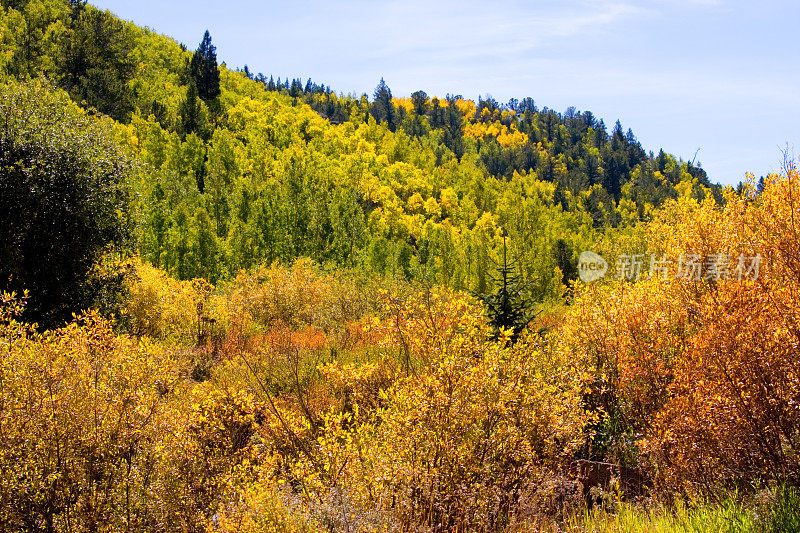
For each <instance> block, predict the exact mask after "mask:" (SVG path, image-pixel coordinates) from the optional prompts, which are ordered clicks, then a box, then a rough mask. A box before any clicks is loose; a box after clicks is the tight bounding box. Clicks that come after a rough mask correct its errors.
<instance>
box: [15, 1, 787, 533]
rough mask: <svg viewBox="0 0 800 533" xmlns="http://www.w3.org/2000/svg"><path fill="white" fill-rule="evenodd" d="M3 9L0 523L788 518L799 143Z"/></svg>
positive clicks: (469, 524) (737, 525) (692, 524)
mask: <svg viewBox="0 0 800 533" xmlns="http://www.w3.org/2000/svg"><path fill="white" fill-rule="evenodd" d="M0 6H1V7H0V9H1V10H2V11H1V12H0V532H47V533H51V532H83V531H86V532H112V531H113V532H116V531H124V532H158V533H169V532H176V533H178V532H180V533H189V532H192V533H194V532H219V533H222V532H226V533H233V532H244V533H257V532H258V533H262V532H263V533H266V532H295V531H298V532H299V531H304V532H306V531H307V532H317V531H320V532H322V531H332V532H384V531H385V532H390V531H391V532H394V531H402V532H449V531H457V532H473V531H475V532H497V531H514V532H517V531H518V532H527V531H531V532H533V531H548V532H552V531H570V532H579V531H648V532H650V531H753V532H756V531H757V532H761V531H763V532H783V531H800V488H799V487H800V357H798V350H800V172H799V171H798V169H797V167H796V165H795V162H794V161H793V160H792V159H791V157H786V159H785V162H784V168H783V170H782V171H781V172H779V173H776V174H772V175H769V176H766V177H764V178H762V179H761V180H757V179H756V178H754V177H753V176H750V177H749V179H748V180H745V181H744V182H743V183H740V184H739V186H738V187H730V186H728V187H723V186H721V185H718V184H716V183H713V182H712V181H711V180H710V179H709V176H707V175H706V172H705V171H704V170H703V169H702V168H701V167H700V166H699V165H695V164H694V161H691V162H690V161H684V160H682V159H680V158H678V157H675V156H673V155H670V154H669V153H666V152H665V151H663V150H660V151H659V152H658V153H655V152H653V151H646V150H645V148H643V147H642V145H641V143H640V142H639V141H638V140H637V138H636V136H635V135H634V133H633V132H632V131H631V130H627V131H626V130H624V129H623V127H622V125H621V124H620V122H619V121H617V122H616V124H615V125H614V126H613V127H612V128H610V131H609V129H608V128H607V127H606V125H605V124H604V122H603V120H601V119H599V118H597V117H595V116H594V115H593V114H592V113H591V112H588V111H584V112H581V111H578V110H576V109H575V108H569V109H568V110H567V111H566V112H564V113H559V112H556V111H554V110H552V109H548V108H547V107H544V108H540V107H538V106H537V105H536V103H535V102H534V101H533V100H532V99H531V98H525V99H523V100H520V101H518V100H512V101H511V102H509V104H500V103H498V102H496V101H494V100H493V99H492V98H487V99H483V98H480V99H478V101H477V102H476V101H473V100H470V99H466V98H463V97H462V96H458V95H446V96H443V97H442V96H439V97H432V96H429V95H428V94H426V93H425V92H424V91H417V92H414V93H413V94H412V95H410V97H404V98H395V97H393V96H392V94H391V91H390V89H389V88H388V86H387V85H386V83H385V82H384V80H383V79H381V80H380V82H379V83H378V86H377V88H376V89H375V92H374V95H373V96H372V97H370V96H368V95H366V94H364V95H355V94H353V95H345V94H343V93H339V94H337V93H336V92H334V91H333V90H332V89H331V88H330V87H328V86H326V85H324V84H321V85H320V84H317V83H314V82H312V81H311V80H306V83H303V82H302V81H301V80H300V79H293V80H291V81H290V80H289V79H288V78H284V80H281V79H280V78H278V79H277V80H275V78H274V77H273V76H272V75H271V76H269V77H267V76H265V75H262V74H257V75H254V74H253V73H251V72H250V71H249V70H248V69H247V68H244V69H232V68H229V67H227V66H226V65H225V64H224V63H220V64H217V59H216V52H215V46H214V45H213V44H212V40H211V36H210V35H209V33H208V32H206V35H205V36H204V37H203V40H202V42H201V43H200V45H199V48H198V49H197V50H196V51H195V50H190V49H187V47H186V46H184V45H181V44H179V43H178V42H176V41H175V40H173V39H171V38H168V37H165V36H162V35H159V34H157V33H155V32H154V31H152V30H150V29H146V28H144V27H140V26H137V25H135V24H134V23H131V22H126V21H123V20H121V19H119V18H118V17H116V16H115V15H113V14H112V13H111V12H109V11H104V10H101V9H99V8H96V7H94V6H92V5H90V4H86V3H84V2H79V1H78V2H76V1H67V0H15V1H11V0H2V1H0ZM744 170H746V169H743V171H744ZM585 250H593V251H594V252H596V254H599V256H601V257H602V258H605V259H606V260H607V261H608V265H607V266H608V274H607V275H605V277H602V279H599V280H598V281H595V282H592V283H587V282H584V281H582V280H581V276H582V275H583V272H582V270H581V268H583V267H584V264H585V263H584V262H583V259H582V257H583V256H582V254H581V252H583V251H585ZM693 269H694V270H693Z"/></svg>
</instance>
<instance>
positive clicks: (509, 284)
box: [479, 232, 536, 342]
mask: <svg viewBox="0 0 800 533" xmlns="http://www.w3.org/2000/svg"><path fill="white" fill-rule="evenodd" d="M494 280H495V282H496V283H497V284H498V288H497V290H496V291H495V292H493V293H490V294H483V295H479V298H480V299H481V300H482V301H483V305H484V307H485V308H486V314H487V315H488V317H489V323H490V324H491V325H492V327H493V328H494V332H495V336H498V337H499V336H500V330H501V328H502V329H505V330H510V331H511V332H512V333H511V342H516V340H517V339H518V338H519V335H520V333H522V331H523V330H524V329H525V327H527V325H528V323H530V321H531V320H533V318H534V317H535V316H536V313H533V312H532V310H531V307H532V304H531V302H530V301H528V300H527V299H525V297H524V295H523V293H524V283H523V282H522V281H521V280H520V278H519V275H518V274H517V273H516V272H515V269H514V267H513V266H510V265H509V264H508V252H507V248H506V235H505V232H504V233H503V264H502V265H501V266H499V267H498V268H497V275H496V277H495V278H494Z"/></svg>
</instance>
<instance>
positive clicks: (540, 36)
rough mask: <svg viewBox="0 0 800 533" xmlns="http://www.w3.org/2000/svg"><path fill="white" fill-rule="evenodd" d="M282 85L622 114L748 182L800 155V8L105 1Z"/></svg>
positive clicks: (709, 2) (644, 134) (717, 175)
mask: <svg viewBox="0 0 800 533" xmlns="http://www.w3.org/2000/svg"><path fill="white" fill-rule="evenodd" d="M92 3H93V4H95V5H97V6H99V7H102V8H105V9H109V10H110V11H112V12H114V13H116V14H117V15H119V16H120V17H122V18H124V19H127V20H132V21H134V22H135V23H137V24H139V25H143V26H147V27H149V28H152V29H153V30H155V31H157V32H158V33H162V34H166V35H169V36H171V37H174V38H175V39H176V40H178V41H180V42H182V43H184V44H186V45H187V47H188V48H190V49H194V48H197V46H198V44H199V42H200V40H201V38H202V36H203V32H204V31H205V30H206V29H208V30H209V31H210V32H211V36H212V39H213V44H214V45H215V46H216V47H217V58H218V60H219V61H220V62H223V61H224V62H225V63H226V64H227V65H228V67H230V68H236V67H243V66H244V65H245V64H246V65H248V67H249V68H250V70H251V71H252V72H253V73H258V72H263V73H264V74H265V75H267V77H269V75H270V74H272V75H274V76H275V77H276V78H277V77H278V76H280V77H281V78H286V77H287V76H288V77H290V78H295V77H300V78H302V79H303V82H305V80H306V79H308V78H309V77H310V78H311V79H312V80H313V81H315V82H317V83H324V84H326V85H329V86H330V87H331V88H332V89H333V90H334V91H336V92H344V93H357V94H359V95H360V94H361V93H367V94H369V95H370V97H371V95H372V93H373V91H374V89H375V86H376V85H377V83H378V80H379V79H380V78H381V77H383V78H384V79H385V80H386V83H387V84H388V85H389V87H390V88H391V90H392V93H393V95H394V96H396V97H398V96H408V95H410V94H411V93H412V92H414V91H416V90H420V89H422V90H424V91H426V92H427V93H428V94H429V95H431V96H444V95H446V94H448V93H450V94H460V95H463V96H464V97H466V98H473V99H477V97H478V96H479V95H482V96H484V97H485V96H487V95H490V96H491V97H493V98H494V99H495V100H497V101H498V102H507V101H508V100H509V99H510V98H518V99H522V98H524V97H526V96H530V97H532V98H533V99H534V100H535V101H536V104H537V106H539V107H544V106H547V107H549V108H551V109H555V110H556V111H560V112H563V111H564V110H565V109H567V107H570V106H574V107H575V108H577V109H578V110H581V111H586V110H588V111H591V112H592V113H594V115H595V116H597V117H599V118H603V119H604V121H605V123H606V125H607V126H608V127H609V130H610V129H611V127H612V126H613V124H614V122H615V121H616V120H617V119H619V120H620V121H621V122H622V125H623V127H624V128H625V129H627V128H631V129H633V132H634V133H635V134H636V136H637V138H638V139H639V141H640V142H641V143H642V146H643V147H644V148H645V149H646V150H648V151H649V150H653V151H654V152H656V153H657V152H658V149H659V148H663V149H664V150H665V151H666V152H669V153H672V154H675V155H676V156H678V157H680V158H682V159H684V160H695V162H700V163H702V166H703V168H704V169H705V170H706V172H707V173H708V174H709V177H710V179H711V180H712V181H714V182H718V183H723V184H736V183H738V182H739V181H741V180H743V179H744V178H745V173H747V172H751V173H753V174H755V176H756V177H758V176H761V175H766V174H768V173H770V172H775V171H778V170H780V168H781V163H782V161H783V155H782V154H783V151H786V150H787V149H788V151H789V153H790V154H792V153H794V154H795V155H796V156H797V155H800V153H799V152H800V127H798V124H797V123H798V119H800V67H799V65H800V63H798V60H800V54H799V53H798V52H800V39H798V38H797V37H796V32H797V30H798V26H800V2H797V1H796V0H782V1H777V0H775V1H773V0H761V1H759V2H751V1H731V0H682V1H679V0H639V1H635V0H611V1H609V0H561V1H552V0H534V1H527V2H521V1H507V0H501V1H495V2H487V1H461V2H454V1H447V2H437V1H433V0H428V1H423V0H405V1H401V2H400V1H393V0H390V1H383V2H382V1H370V0H353V1H347V2H333V1H326V2H314V1H309V0H296V1H283V2H275V3H273V2H257V1H252V0H245V1H232V0H230V1H227V2H226V1H220V0H215V1H210V0H193V1H191V2H188V1H184V0H168V1H165V0H137V1H135V2H132V1H124V0H94V1H92Z"/></svg>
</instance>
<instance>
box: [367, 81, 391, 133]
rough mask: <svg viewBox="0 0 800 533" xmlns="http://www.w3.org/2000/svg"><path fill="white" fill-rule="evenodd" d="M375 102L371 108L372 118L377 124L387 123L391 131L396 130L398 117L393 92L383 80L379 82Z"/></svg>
mask: <svg viewBox="0 0 800 533" xmlns="http://www.w3.org/2000/svg"><path fill="white" fill-rule="evenodd" d="M374 97H375V98H374V100H373V101H372V106H371V107H370V112H371V113H372V116H373V117H375V122H378V123H380V122H386V124H387V125H388V126H389V129H390V130H391V131H394V130H395V127H396V125H397V124H396V122H397V121H396V116H395V110H394V104H393V103H392V91H391V89H389V86H388V85H386V82H385V81H384V80H383V78H381V81H380V82H378V86H377V87H375V94H374Z"/></svg>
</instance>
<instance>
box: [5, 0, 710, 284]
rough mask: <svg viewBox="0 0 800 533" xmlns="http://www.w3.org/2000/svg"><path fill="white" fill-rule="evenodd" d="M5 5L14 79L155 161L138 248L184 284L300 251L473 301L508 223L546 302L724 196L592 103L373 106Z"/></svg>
mask: <svg viewBox="0 0 800 533" xmlns="http://www.w3.org/2000/svg"><path fill="white" fill-rule="evenodd" d="M3 6H4V10H5V13H4V17H3V29H2V33H1V35H2V55H0V57H2V67H3V71H4V72H5V73H6V74H7V75H8V76H13V77H16V78H20V79H22V78H24V79H39V80H46V81H40V82H39V83H45V84H52V85H54V86H56V87H60V88H61V89H63V90H65V91H67V92H68V94H69V95H70V97H71V98H72V99H73V100H74V101H75V102H76V103H78V104H79V105H81V106H82V107H84V108H85V109H87V110H89V111H90V112H91V113H94V112H100V113H103V114H106V115H108V116H110V117H112V118H113V119H114V120H115V121H116V126H115V136H116V138H117V139H118V142H119V143H120V144H122V145H123V146H124V147H125V148H126V149H128V151H129V152H130V153H131V154H132V155H133V156H135V157H136V158H138V160H139V161H141V162H142V163H144V166H143V167H142V168H141V170H140V172H139V173H138V175H137V177H136V178H134V179H133V181H134V183H133V187H134V189H135V191H136V195H135V202H136V220H137V229H136V231H137V242H138V246H139V249H140V252H141V255H142V257H143V258H144V259H145V260H146V261H148V262H150V263H152V264H153V265H155V266H158V267H162V268H164V269H165V270H167V271H168V272H169V273H170V274H171V275H173V276H176V277H177V278H179V279H191V278H193V277H204V278H206V279H208V280H210V281H212V282H215V281H216V280H218V279H227V278H230V277H231V276H233V275H235V273H236V272H237V271H238V270H239V269H241V268H245V269H248V268H252V267H253V266H255V265H258V264H261V263H271V262H272V261H275V260H278V261H281V262H284V263H286V262H291V261H292V260H293V259H294V258H296V257H300V256H305V257H310V258H312V259H314V260H316V261H318V262H320V263H330V264H333V265H341V266H359V267H364V268H367V269H369V270H370V271H372V272H375V273H378V274H381V275H382V274H389V275H394V276H405V277H408V278H414V279H425V280H429V281H430V282H436V283H440V284H444V285H448V286H452V287H455V288H459V289H467V290H471V291H477V292H481V293H482V292H485V291H486V290H487V289H488V288H490V286H491V280H489V279H488V276H489V274H490V273H491V272H492V271H493V268H494V266H495V265H494V264H493V262H494V261H496V260H497V258H498V252H499V248H500V246H501V239H500V232H501V228H502V229H503V230H505V231H506V232H507V234H508V246H509V247H510V249H511V250H512V255H513V258H514V262H515V263H516V264H518V265H519V266H520V269H521V271H522V272H521V274H522V275H523V277H524V279H525V281H528V282H530V283H529V285H530V287H531V291H532V294H531V296H532V297H533V298H534V299H537V300H543V299H550V298H554V297H558V295H559V293H560V290H561V287H562V279H561V276H566V277H567V278H568V277H570V276H573V275H574V273H573V272H571V270H570V269H569V268H568V267H567V264H568V263H574V261H575V260H576V259H577V253H579V252H580V250H581V249H584V248H586V247H588V246H589V245H590V244H591V243H593V242H595V241H596V240H597V233H598V232H603V231H605V230H606V229H607V228H617V227H627V226H631V225H635V224H636V223H637V222H638V221H642V220H648V219H649V218H650V216H651V213H652V210H653V208H654V207H657V206H658V205H660V204H661V203H663V202H664V201H665V200H666V199H670V198H677V197H678V196H681V195H691V196H693V197H695V198H703V197H704V196H706V195H708V194H709V193H713V194H715V195H716V197H717V199H719V198H720V197H719V190H718V187H712V186H711V185H710V184H709V181H708V179H707V177H706V175H705V172H703V170H702V169H700V168H696V167H693V166H692V165H691V164H689V163H686V162H681V161H680V160H677V159H676V158H675V157H673V156H670V155H668V154H666V153H664V152H663V151H659V152H658V155H657V156H656V155H653V153H652V152H651V153H650V154H648V153H647V152H646V151H645V149H644V148H643V147H642V146H641V145H640V144H639V143H638V142H637V140H636V137H635V135H634V134H633V132H632V131H631V130H627V132H626V131H624V130H623V128H622V126H621V125H620V124H619V123H618V122H617V124H616V125H615V126H614V127H612V128H611V130H610V131H609V130H608V128H607V127H606V125H605V124H604V123H603V121H602V120H599V119H597V118H596V117H594V116H593V115H592V113H591V112H588V111H587V112H579V111H576V110H575V109H574V108H570V109H568V110H567V111H565V112H564V113H563V114H561V113H558V112H556V111H553V110H551V109H548V108H546V107H544V108H541V109H540V108H538V107H537V106H536V104H535V103H534V101H533V99H531V98H523V99H522V100H520V101H517V100H512V101H511V102H509V103H508V104H505V105H500V104H498V103H497V102H495V101H494V100H492V99H487V100H479V101H478V102H477V103H476V102H473V101H470V100H464V99H463V98H461V97H459V96H452V95H447V96H440V97H438V98H437V97H428V96H427V95H426V94H425V93H424V92H423V91H418V92H415V93H414V94H413V95H411V97H410V98H401V99H397V98H393V97H392V94H391V91H390V89H389V88H388V87H387V86H386V84H385V83H384V82H383V80H381V81H380V83H379V84H378V87H377V88H376V89H375V93H374V96H373V97H372V98H368V97H367V95H362V96H361V97H360V98H358V97H355V96H344V95H337V94H336V93H335V92H334V91H333V90H332V89H331V88H330V87H326V86H324V85H318V84H316V83H313V82H311V80H307V81H306V83H305V84H303V83H302V82H301V80H297V79H295V80H292V82H291V83H290V82H289V80H288V79H285V81H281V79H280V78H278V80H277V82H276V81H274V79H273V77H272V76H270V78H269V79H266V78H265V77H264V76H263V75H258V76H255V77H253V76H252V75H251V74H250V73H249V72H248V71H247V69H246V68H245V69H243V71H233V70H231V69H229V68H226V67H225V66H224V65H222V66H221V67H220V68H219V69H217V59H216V53H215V48H214V45H213V44H212V43H211V38H210V36H209V35H208V34H206V35H205V36H204V38H203V40H202V42H201V43H200V46H199V47H198V49H197V51H196V52H193V51H191V50H187V49H186V47H185V46H183V45H180V44H178V43H176V42H175V41H173V40H171V39H169V38H166V37H163V36H160V35H157V34H155V33H153V32H151V31H149V30H146V29H142V28H139V27H137V26H135V25H133V24H130V23H126V22H122V21H120V20H118V19H117V18H115V17H114V16H113V15H112V14H110V13H108V12H104V11H100V10H97V9H95V8H94V7H92V6H90V5H84V4H83V3H81V2H72V3H69V2H66V1H56V0H34V1H30V2H4V3H3ZM199 37H200V35H198V38H199ZM556 268H558V269H559V270H560V273H557V272H556Z"/></svg>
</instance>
